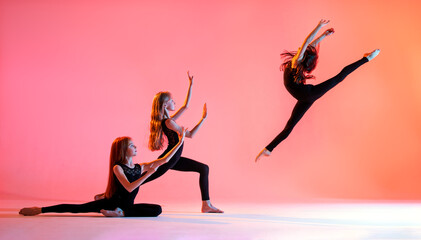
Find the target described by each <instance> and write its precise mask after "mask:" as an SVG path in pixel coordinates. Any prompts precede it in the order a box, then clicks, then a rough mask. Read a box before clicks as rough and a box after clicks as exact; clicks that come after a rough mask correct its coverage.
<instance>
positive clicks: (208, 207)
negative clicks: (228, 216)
mask: <svg viewBox="0 0 421 240" xmlns="http://www.w3.org/2000/svg"><path fill="white" fill-rule="evenodd" d="M202 213H224V211H222V210H221V209H218V208H216V207H214V206H212V204H211V202H210V200H207V201H203V202H202Z"/></svg>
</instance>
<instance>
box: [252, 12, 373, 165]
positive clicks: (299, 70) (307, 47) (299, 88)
mask: <svg viewBox="0 0 421 240" xmlns="http://www.w3.org/2000/svg"><path fill="white" fill-rule="evenodd" d="M328 23H329V21H328V20H323V19H322V20H321V21H320V22H319V24H317V26H316V28H315V29H314V30H313V31H312V32H311V33H310V35H308V36H307V38H306V39H305V40H304V43H303V45H302V46H301V47H300V48H298V51H297V52H284V53H282V54H281V56H282V57H283V58H285V62H284V63H283V64H282V66H281V70H283V71H284V85H285V88H286V89H287V90H288V92H289V93H290V94H291V95H292V96H293V97H294V98H295V99H297V100H298V101H297V103H296V104H295V107H294V109H293V110H292V113H291V117H290V118H289V120H288V122H287V124H286V126H285V128H284V130H282V132H281V133H279V134H278V136H276V137H275V139H273V141H272V142H271V143H269V145H267V146H266V147H265V148H263V150H262V151H261V152H260V153H259V154H258V155H257V157H256V159H255V161H256V162H257V161H258V160H259V159H260V158H261V157H262V156H269V155H270V153H271V152H272V151H273V149H274V148H275V147H276V146H277V145H278V144H279V143H281V142H282V141H283V140H284V139H285V138H287V137H288V135H289V134H290V133H291V131H292V129H293V128H294V126H295V125H296V124H297V123H298V121H300V119H301V118H302V117H303V115H304V113H305V112H306V111H307V110H308V109H309V108H310V107H311V105H312V104H313V103H314V102H315V101H316V100H317V99H319V98H320V97H322V96H323V95H324V94H325V93H326V92H328V91H329V90H330V89H332V88H333V87H335V86H336V85H337V84H338V83H340V82H341V81H342V80H344V79H345V77H346V76H348V75H349V74H350V73H352V72H353V71H354V70H356V69H357V68H358V67H360V66H361V65H363V64H364V63H366V62H368V61H370V60H372V59H373V58H375V57H376V56H377V55H378V54H379V53H380V50H379V49H376V50H374V51H372V52H371V53H366V54H364V57H363V58H362V59H360V60H358V61H356V62H354V63H352V64H350V65H348V66H346V67H345V68H344V69H342V71H341V72H340V73H339V74H338V75H336V76H334V77H333V78H331V79H329V80H327V81H325V82H323V83H320V84H318V85H311V84H306V79H311V78H314V76H312V75H310V73H311V72H312V71H313V70H314V69H315V68H316V65H317V59H318V45H319V43H320V41H322V40H323V39H324V38H325V37H326V36H329V35H331V34H333V33H334V30H333V28H331V29H328V30H326V31H325V32H324V33H323V34H322V35H321V36H320V37H318V38H317V39H315V40H314V41H313V39H314V38H315V36H316V34H317V32H318V31H319V30H320V29H321V28H322V27H323V26H325V25H326V24H328Z"/></svg>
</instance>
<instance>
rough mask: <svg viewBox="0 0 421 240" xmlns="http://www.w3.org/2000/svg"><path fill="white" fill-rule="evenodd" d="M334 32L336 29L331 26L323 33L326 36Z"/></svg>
mask: <svg viewBox="0 0 421 240" xmlns="http://www.w3.org/2000/svg"><path fill="white" fill-rule="evenodd" d="M333 33H335V29H333V28H329V29H328V30H326V31H325V32H324V33H323V35H325V36H330V35H332V34H333Z"/></svg>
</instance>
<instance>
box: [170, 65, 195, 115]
mask: <svg viewBox="0 0 421 240" xmlns="http://www.w3.org/2000/svg"><path fill="white" fill-rule="evenodd" d="M187 76H189V82H190V84H189V89H188V90H187V96H186V100H185V101H184V104H183V106H181V107H180V109H178V110H177V112H175V113H174V115H172V116H171V118H173V119H174V120H177V118H179V117H180V116H181V115H182V114H183V113H184V111H186V110H187V108H188V107H189V103H190V97H191V91H192V86H193V76H190V73H189V72H188V71H187Z"/></svg>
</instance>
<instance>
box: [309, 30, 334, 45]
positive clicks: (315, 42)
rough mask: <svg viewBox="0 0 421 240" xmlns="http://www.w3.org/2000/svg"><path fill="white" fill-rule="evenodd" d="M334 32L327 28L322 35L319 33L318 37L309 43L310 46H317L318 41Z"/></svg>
mask: <svg viewBox="0 0 421 240" xmlns="http://www.w3.org/2000/svg"><path fill="white" fill-rule="evenodd" d="M334 32H335V30H334V29H333V28H329V29H328V30H326V31H325V32H324V33H323V34H322V35H320V36H319V37H318V38H316V39H315V40H314V41H313V42H311V43H310V45H311V46H313V47H317V46H318V45H319V43H320V42H321V41H322V40H323V39H324V38H325V37H327V36H330V35H332V34H333V33H334Z"/></svg>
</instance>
